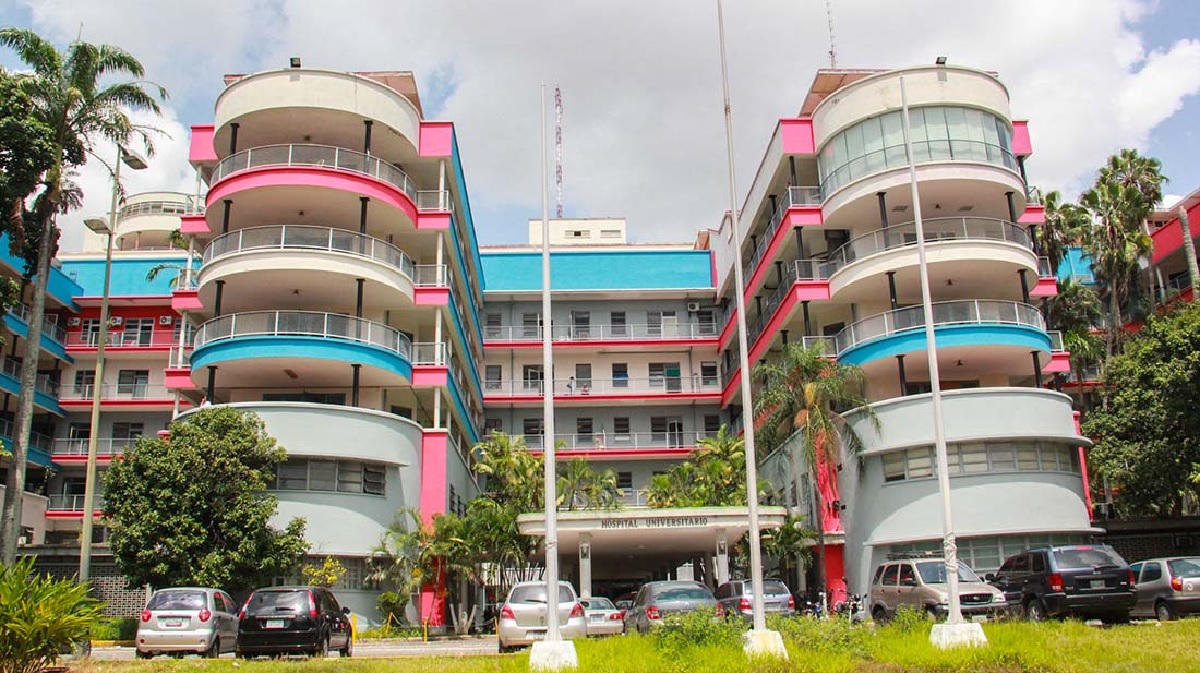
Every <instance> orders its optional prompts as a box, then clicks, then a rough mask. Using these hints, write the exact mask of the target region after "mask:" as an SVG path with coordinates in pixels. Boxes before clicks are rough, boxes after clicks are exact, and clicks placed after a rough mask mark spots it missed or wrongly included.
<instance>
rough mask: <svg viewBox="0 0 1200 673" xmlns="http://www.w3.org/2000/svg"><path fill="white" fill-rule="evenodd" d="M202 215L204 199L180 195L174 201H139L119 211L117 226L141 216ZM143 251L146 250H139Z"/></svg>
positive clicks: (191, 195) (190, 195)
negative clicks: (123, 221)
mask: <svg viewBox="0 0 1200 673" xmlns="http://www.w3.org/2000/svg"><path fill="white" fill-rule="evenodd" d="M203 213H204V199H202V198H200V197H198V196H195V195H194V194H180V195H179V199H178V200H175V201H167V200H159V201H139V202H137V203H131V204H129V205H127V206H125V207H124V208H122V209H121V212H120V213H119V214H118V215H117V224H118V225H120V223H121V221H122V220H127V219H129V218H132V217H141V216H142V215H176V216H178V215H200V214H203ZM141 249H142V250H145V249H146V248H141Z"/></svg>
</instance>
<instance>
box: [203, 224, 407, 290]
mask: <svg viewBox="0 0 1200 673" xmlns="http://www.w3.org/2000/svg"><path fill="white" fill-rule="evenodd" d="M250 250H314V251H320V252H337V253H341V254H346V255H353V256H355V257H362V258H366V259H373V260H375V261H377V262H381V263H383V264H386V265H388V266H390V267H392V268H395V269H399V270H400V272H401V273H403V274H404V275H405V276H408V278H409V280H413V279H414V278H415V277H416V264H415V263H414V262H413V260H412V258H411V257H409V256H408V255H407V254H405V253H404V251H403V250H401V249H400V248H397V247H396V246H394V245H392V244H391V243H388V242H386V241H381V240H379V239H378V238H374V237H371V236H367V235H365V234H360V233H358V232H357V231H348V230H346V229H334V228H332V227H314V226H310V225H304V224H283V225H277V226H270V227H253V228H251V229H239V230H237V231H231V232H229V233H227V234H221V235H220V236H218V237H216V238H214V239H213V240H212V242H211V243H209V244H208V246H207V247H205V248H204V252H203V254H202V255H201V257H200V259H201V263H202V264H208V263H209V262H212V261H214V260H217V259H220V258H221V257H224V256H225V255H232V254H234V253H238V252H246V251H250Z"/></svg>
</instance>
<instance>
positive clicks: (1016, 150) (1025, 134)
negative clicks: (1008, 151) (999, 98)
mask: <svg viewBox="0 0 1200 673" xmlns="http://www.w3.org/2000/svg"><path fill="white" fill-rule="evenodd" d="M1012 124H1013V134H1012V151H1013V154H1015V155H1017V156H1019V157H1027V156H1029V155H1031V154H1033V143H1031V142H1030V141H1029V122H1028V121H1026V120H1023V119H1022V120H1017V121H1014V122H1013V123H1012Z"/></svg>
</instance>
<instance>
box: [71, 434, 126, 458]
mask: <svg viewBox="0 0 1200 673" xmlns="http://www.w3.org/2000/svg"><path fill="white" fill-rule="evenodd" d="M137 440H138V438H137V437H98V438H96V455H97V456H119V455H121V454H122V453H125V452H126V451H128V450H129V449H131V448H133V445H134V444H136V443H137ZM88 441H89V440H88V438H87V437H71V438H66V437H59V438H58V439H55V440H54V445H53V447H51V449H50V454H51V455H53V456H75V457H86V456H87V453H88Z"/></svg>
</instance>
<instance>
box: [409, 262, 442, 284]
mask: <svg viewBox="0 0 1200 673" xmlns="http://www.w3.org/2000/svg"><path fill="white" fill-rule="evenodd" d="M415 271H416V275H415V276H413V284H415V285H416V286H417V287H446V278H447V276H446V265H445V264H418V265H417V266H416V267H415Z"/></svg>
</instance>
